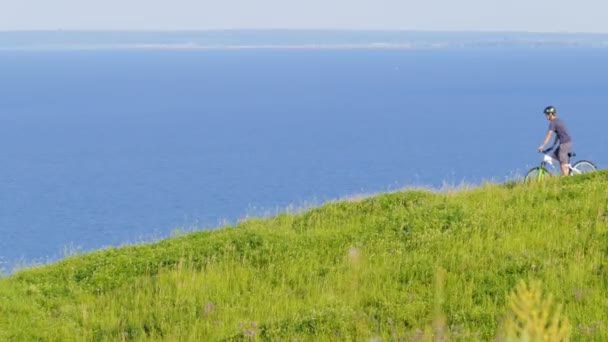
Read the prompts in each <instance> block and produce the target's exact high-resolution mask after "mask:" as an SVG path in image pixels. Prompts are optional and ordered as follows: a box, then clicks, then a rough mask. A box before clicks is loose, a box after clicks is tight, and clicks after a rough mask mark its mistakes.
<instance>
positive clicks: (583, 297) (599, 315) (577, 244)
mask: <svg viewBox="0 0 608 342" xmlns="http://www.w3.org/2000/svg"><path fill="white" fill-rule="evenodd" d="M607 254H608V173H607V172H598V173H595V174H591V175H584V176H576V177H566V178H563V179H559V178H555V179H551V180H548V181H546V182H543V183H536V184H521V183H508V184H502V185H493V184H485V185H482V186H479V187H476V188H473V189H462V190H457V191H449V192H438V193H437V192H431V191H423V190H408V191H401V192H394V193H387V194H382V195H378V196H374V197H370V198H366V199H360V200H350V201H340V202H333V203H328V204H326V205H323V206H321V207H319V208H315V209H311V210H308V211H306V212H303V213H300V214H281V215H278V216H276V217H272V218H266V219H249V220H246V221H244V222H242V223H239V224H237V225H235V226H233V227H227V228H222V229H217V230H213V231H202V232H195V233H190V234H186V235H182V236H178V237H173V238H170V239H167V240H163V241H160V242H157V243H151V244H142V245H135V246H125V247H121V248H109V249H104V250H100V251H97V252H93V253H87V254H84V255H79V256H73V257H68V258H66V259H64V260H62V261H60V262H57V263H54V264H51V265H47V266H43V267H38V268H30V269H24V270H21V271H18V272H16V273H14V274H12V275H10V276H6V277H4V278H2V279H0V341H33V340H43V341H82V340H86V341H105V340H108V341H117V340H118V341H120V340H163V341H201V340H242V339H254V340H314V341H323V340H364V341H370V340H372V341H381V340H383V341H389V340H406V341H409V340H429V339H433V338H435V339H439V338H444V339H448V340H465V341H469V340H493V339H496V338H499V337H502V338H503V340H508V339H509V338H512V339H517V338H525V334H526V332H524V331H528V333H529V334H534V331H533V330H534V329H537V330H542V331H544V333H547V334H551V333H553V334H554V335H559V334H562V337H564V338H567V337H568V334H569V336H570V337H571V338H572V339H574V340H597V341H607V340H608V295H607V294H606V293H607V292H606V289H607V285H608V261H607ZM525 285H529V286H525ZM518 286H519V289H518ZM517 289H518V290H517ZM551 296H552V297H551ZM551 298H553V299H552V301H551ZM560 307H561V311H560ZM543 315H545V316H543ZM551 330H554V331H553V332H551ZM522 336H523V337H522ZM532 336H534V335H532Z"/></svg>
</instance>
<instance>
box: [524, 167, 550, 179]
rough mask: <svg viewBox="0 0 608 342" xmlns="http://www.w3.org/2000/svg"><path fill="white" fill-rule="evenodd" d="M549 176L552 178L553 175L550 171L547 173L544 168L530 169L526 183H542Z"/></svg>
mask: <svg viewBox="0 0 608 342" xmlns="http://www.w3.org/2000/svg"><path fill="white" fill-rule="evenodd" d="M549 176H551V173H549V171H547V169H545V168H544V167H542V166H537V167H534V168H532V169H530V171H528V173H527V174H526V178H525V181H526V182H532V181H541V180H543V179H545V178H547V177H549Z"/></svg>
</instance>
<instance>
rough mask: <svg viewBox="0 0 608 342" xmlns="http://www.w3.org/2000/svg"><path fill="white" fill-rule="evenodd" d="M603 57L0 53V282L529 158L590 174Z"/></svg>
mask: <svg viewBox="0 0 608 342" xmlns="http://www.w3.org/2000/svg"><path fill="white" fill-rule="evenodd" d="M606 61H608V49H583V48H575V49H500V48H494V49H444V50H441V49H437V50H381V49H377V50H374V49H361V50H331V49H330V50H313V49H311V50H281V49H259V50H256V49H252V50H180V51H177V50H175V51H172V50H167V51H163V50H143V51H137V50H123V51H120V50H107V51H61V50H58V51H3V52H0V160H1V162H2V167H1V168H0V269H4V272H10V270H12V269H13V268H14V267H15V266H16V265H32V264H35V263H44V262H49V261H53V260H57V259H59V258H61V257H63V256H65V255H66V254H69V253H73V252H82V251H89V250H94V249H99V248H103V247H104V246H118V245H122V244H129V243H138V242H142V241H152V240H156V239H160V238H164V237H167V236H170V235H171V234H173V233H175V232H176V231H177V230H194V229H208V228H212V227H218V226H222V225H224V224H227V223H234V222H237V221H238V220H241V219H244V218H246V217H248V216H266V215H272V214H275V213H277V212H281V211H286V210H297V209H299V208H306V207H308V206H311V205H319V204H322V203H323V202H325V201H328V200H331V199H338V198H346V197H349V196H358V195H360V194H370V193H376V192H382V191H393V190H397V189H401V188H409V187H428V188H437V189H439V188H441V187H444V186H458V185H460V184H462V183H465V184H479V183H481V182H482V181H484V180H490V181H495V182H502V181H505V180H507V179H512V178H515V177H517V176H518V175H521V174H522V173H524V172H525V171H527V169H528V168H530V167H532V166H534V165H535V164H537V163H538V162H539V161H540V155H539V154H538V153H536V147H537V146H538V145H539V144H540V142H541V140H542V138H543V136H544V134H545V133H546V130H547V127H548V122H547V121H546V120H545V119H544V116H543V114H542V109H543V108H544V107H545V106H547V105H554V106H556V107H557V109H558V114H559V116H560V117H561V118H562V119H563V120H564V121H565V122H566V124H567V125H568V127H569V129H570V131H571V135H572V136H573V138H574V141H575V146H574V149H575V150H576V152H577V153H578V157H577V158H583V159H591V160H593V161H594V162H595V163H596V164H597V165H598V166H600V167H603V166H605V165H606V164H608V156H607V153H606V151H607V150H608V134H606V132H605V128H604V127H605V126H606V125H607V124H608V117H607V115H608V114H607V113H606V109H607V108H608V96H607V95H608V67H607V64H606Z"/></svg>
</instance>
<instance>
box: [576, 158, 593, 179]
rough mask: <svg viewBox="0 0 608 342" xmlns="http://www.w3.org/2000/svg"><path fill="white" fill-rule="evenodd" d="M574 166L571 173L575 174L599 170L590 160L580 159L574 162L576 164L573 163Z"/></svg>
mask: <svg viewBox="0 0 608 342" xmlns="http://www.w3.org/2000/svg"><path fill="white" fill-rule="evenodd" d="M572 168H573V169H574V170H573V171H570V173H571V174H572V173H574V174H575V175H577V174H581V173H587V172H593V171H597V167H595V165H594V164H593V163H592V162H590V161H588V160H579V161H577V162H576V163H574V165H572Z"/></svg>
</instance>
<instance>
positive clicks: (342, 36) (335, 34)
mask: <svg viewBox="0 0 608 342" xmlns="http://www.w3.org/2000/svg"><path fill="white" fill-rule="evenodd" d="M462 48H483V49H493V48H608V34H601V33H532V32H530V33H525V32H434V31H348V30H232V31H231V30H228V31H158V32H155V31H0V51H16V50H18V51H24V50H27V51H44V50H251V49H290V50H320V49H323V50H332V49H333V50H336V49H342V50H344V49H393V50H396V49H399V50H411V49H418V50H420V49H462Z"/></svg>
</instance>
